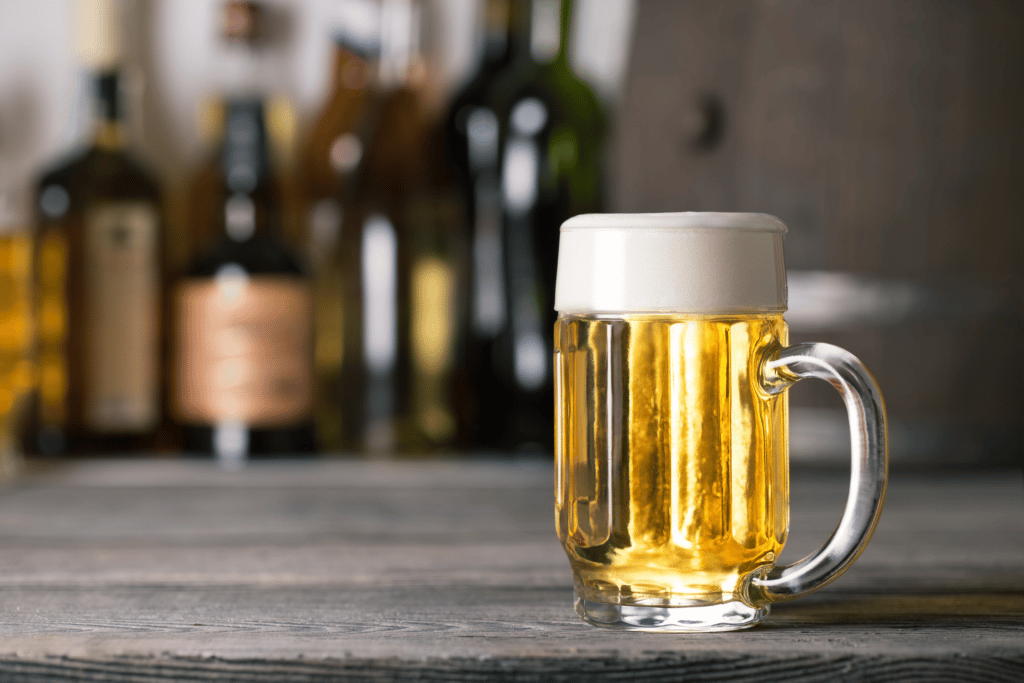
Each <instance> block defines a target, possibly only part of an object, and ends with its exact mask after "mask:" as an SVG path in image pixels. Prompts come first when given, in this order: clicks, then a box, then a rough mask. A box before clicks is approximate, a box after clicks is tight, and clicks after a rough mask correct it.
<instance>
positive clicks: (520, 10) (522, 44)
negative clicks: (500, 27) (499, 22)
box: [505, 0, 533, 59]
mask: <svg viewBox="0 0 1024 683" xmlns="http://www.w3.org/2000/svg"><path fill="white" fill-rule="evenodd" d="M532 22H533V2H531V1H530V0H514V1H513V2H510V3H509V7H508V23H507V27H506V30H505V41H506V49H507V50H508V51H509V53H510V55H511V56H512V57H513V58H516V59H519V58H523V59H529V58H530V36H531V35H532V32H533V23H532Z"/></svg>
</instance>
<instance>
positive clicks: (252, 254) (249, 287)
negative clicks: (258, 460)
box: [174, 2, 314, 467]
mask: <svg viewBox="0 0 1024 683" xmlns="http://www.w3.org/2000/svg"><path fill="white" fill-rule="evenodd" d="M260 16H261V13H260V8H259V5H257V4H256V3H251V2H230V3H228V4H227V5H226V7H225V28H224V37H225V39H226V40H229V41H236V42H238V43H239V45H240V47H241V48H242V49H241V50H240V51H239V55H238V59H239V63H238V64H234V65H231V68H232V69H234V70H235V78H236V80H235V87H233V88H232V92H231V93H229V94H228V95H227V97H226V98H225V105H224V135H223V142H222V145H221V150H220V154H219V171H220V172H219V174H218V175H217V176H216V177H215V178H209V177H208V176H203V178H204V179H206V180H208V181H209V187H207V188H206V189H205V190H204V191H203V192H202V193H201V194H202V195H203V196H206V197H215V198H216V203H215V204H214V205H213V207H212V208H211V209H210V211H209V212H208V213H205V214H202V213H194V214H193V215H194V219H195V220H199V221H204V222H205V226H206V227H204V228H200V229H199V230H198V233H199V234H204V233H205V234H209V235H212V236H213V237H212V239H211V240H210V241H209V242H208V246H207V247H206V249H204V250H203V252H202V254H201V255H200V256H199V257H198V258H197V259H195V261H194V262H193V264H192V266H191V267H190V269H189V271H188V273H187V275H186V277H184V278H182V279H181V280H180V281H179V282H178V284H177V287H176V291H175V314H176V320H175V325H176V331H175V342H176V345H177V354H176V375H175V379H176V385H175V390H174V412H175V416H176V418H177V419H178V421H179V422H180V423H181V425H182V433H183V437H184V441H185V448H186V450H188V451H191V452H199V453H210V454H213V455H214V456H215V457H217V459H218V460H220V461H221V463H222V464H224V465H225V466H227V467H231V466H237V465H240V464H241V463H243V462H244V460H245V459H246V458H248V457H251V456H259V455H275V456H283V455H294V454H300V453H308V452H310V451H312V450H313V449H314V435H313V424H312V410H313V395H314V386H313V377H312V374H313V373H312V293H311V283H310V280H309V278H308V276H307V275H306V273H305V271H304V269H303V267H302V266H301V265H300V261H299V258H298V256H297V255H296V254H294V253H293V252H292V250H291V249H290V248H289V247H288V245H287V244H286V241H285V239H284V238H283V236H282V225H283V216H284V208H283V206H282V201H281V193H280V183H279V180H278V179H277V177H276V176H275V175H274V173H273V172H272V169H271V160H270V151H269V145H268V139H267V137H268V136H267V127H266V121H267V117H266V110H265V99H264V97H263V95H262V94H261V92H260V87H259V86H260V82H259V65H258V62H257V61H256V60H255V59H249V58H248V57H247V52H248V53H251V51H252V48H253V47H254V46H255V45H256V43H257V42H258V40H259V35H260Z"/></svg>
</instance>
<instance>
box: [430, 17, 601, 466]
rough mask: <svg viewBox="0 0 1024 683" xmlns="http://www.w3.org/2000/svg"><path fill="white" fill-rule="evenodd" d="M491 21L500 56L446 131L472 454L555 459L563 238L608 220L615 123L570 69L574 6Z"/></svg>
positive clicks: (490, 53)
mask: <svg viewBox="0 0 1024 683" xmlns="http://www.w3.org/2000/svg"><path fill="white" fill-rule="evenodd" d="M503 15H504V16H506V17H507V24H506V33H505V39H504V40H500V39H498V38H497V32H498V25H497V22H498V18H499V17H501V16H503ZM487 16H488V17H489V21H488V31H487V33H488V36H489V38H488V39H487V41H486V42H487V45H490V46H491V47H490V48H489V49H486V51H485V61H484V63H483V66H482V67H481V71H480V74H479V75H478V76H477V77H475V78H474V79H472V80H471V81H470V83H469V85H468V86H466V88H465V89H464V90H463V91H462V92H461V93H460V94H459V95H458V96H457V97H456V98H455V100H454V102H453V105H452V107H451V110H450V112H449V117H448V123H447V126H446V133H447V135H446V158H447V160H448V163H449V164H450V167H451V169H452V173H453V176H454V177H455V179H456V181H457V183H458V184H459V185H460V186H461V188H462V196H463V198H464V199H463V201H464V204H465V206H466V207H467V215H468V220H469V221H470V224H471V226H472V229H471V233H472V239H473V251H472V253H473V276H472V284H473V292H472V299H471V301H472V328H471V333H470V343H469V346H468V352H467V363H468V366H469V367H470V368H471V373H470V374H471V377H472V379H473V385H474V395H475V401H474V402H473V405H475V406H476V407H477V408H478V412H477V414H476V416H475V420H474V421H473V422H474V423H475V426H476V429H475V436H474V443H475V445H476V446H477V447H481V448H496V449H502V450H507V449H513V450H518V449H538V448H539V449H541V450H544V451H550V450H551V448H552V447H553V439H554V423H553V417H552V413H553V409H552V405H553V401H554V397H553V387H552V380H551V377H552V369H551V357H552V353H553V349H552V340H551V329H552V324H553V322H554V317H555V316H554V310H553V308H554V283H555V269H556V265H557V258H558V229H559V226H560V225H561V223H562V221H564V220H565V219H567V218H569V217H571V216H573V215H576V214H579V213H591V212H595V211H599V210H600V209H601V201H602V197H603V151H604V137H605V132H606V130H607V118H606V115H605V113H604V111H603V109H602V107H601V104H600V102H599V100H598V98H597V97H596V95H595V94H594V91H593V90H592V89H591V88H590V86H588V85H587V84H586V83H584V82H583V81H582V80H580V79H579V78H577V77H576V75H575V74H574V73H573V71H572V68H571V66H570V64H569V44H570V40H569V39H570V31H569V29H570V26H571V19H572V4H571V2H568V0H563V2H562V3H561V5H560V6H559V4H558V3H556V2H552V1H544V0H534V2H510V3H507V4H505V3H499V2H490V3H489V6H488V11H487ZM502 45H504V52H501V51H500V50H501V46H502Z"/></svg>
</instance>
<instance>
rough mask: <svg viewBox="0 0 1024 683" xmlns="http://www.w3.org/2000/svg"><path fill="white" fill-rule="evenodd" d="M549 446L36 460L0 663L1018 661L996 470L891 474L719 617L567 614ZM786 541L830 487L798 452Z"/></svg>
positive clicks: (632, 665) (87, 667)
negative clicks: (826, 578) (317, 456)
mask: <svg viewBox="0 0 1024 683" xmlns="http://www.w3.org/2000/svg"><path fill="white" fill-rule="evenodd" d="M551 488H552V472H551V467H550V464H549V463H541V462H524V463H518V464H502V463H486V462H484V463H479V462H455V461H451V462H422V463H418V462H408V463H398V462H360V461H325V462H311V463H305V464H288V465H285V464H274V463H268V464H265V465H259V466H254V467H252V468H250V469H248V470H246V471H243V472H240V473H234V474H230V475H229V474H226V473H222V472H219V471H217V470H216V469H214V468H213V467H211V466H208V465H206V464H204V463H196V462H184V461H180V462H179V461H156V462H152V461H151V462H135V461H119V462H114V461H109V462H95V463H82V464H78V465H70V466H67V467H59V468H57V469H51V470H50V471H46V472H41V473H39V474H36V475H33V476H29V477H27V478H26V479H24V480H22V481H21V482H20V483H19V484H18V485H17V486H16V487H14V488H11V489H8V490H6V491H3V492H0V591H2V595H3V600H2V602H0V680H24V681H42V680H58V681H62V680H66V681H72V680H110V681H165V680H197V681H242V680H256V681H330V680H354V681H384V680H420V681H422V680H452V681H480V680H508V681H539V680H556V681H558V680H564V681H570V680H596V681H623V680H654V681H669V680H673V681H675V680H738V681H748V680H749V681H753V680H764V679H765V677H769V676H770V677H773V678H783V679H787V680H796V681H820V680H825V679H834V678H837V677H838V678H840V679H841V680H891V679H893V678H894V677H904V678H911V679H918V680H927V679H943V680H975V681H1011V680H1012V681H1016V680H1020V678H1021V676H1022V675H1024V648H1022V647H1021V643H1022V642H1024V592H1022V591H1021V589H1020V582H1021V578H1022V577H1024V502H1022V490H1024V487H1022V483H1021V476H1020V473H997V474H975V475H965V476H959V477H957V478H955V479H954V478H950V477H944V476H932V477H926V476H921V475H917V476H914V477H904V478H899V477H897V478H896V479H894V480H893V481H892V483H891V485H890V490H889V497H888V501H887V506H886V511H885V513H884V515H883V518H882V522H881V524H880V525H879V528H878V531H877V532H876V535H875V537H874V539H873V541H872V543H871V545H870V546H869V547H868V550H867V551H866V552H865V553H864V555H863V556H862V557H861V558H860V559H859V560H858V562H857V564H855V565H854V567H853V568H852V569H851V570H850V571H849V572H847V574H846V575H844V576H843V577H842V578H841V579H840V580H839V581H837V582H836V583H834V584H832V585H831V586H829V587H827V588H826V589H823V590H822V591H820V592H819V593H817V594H815V595H813V596H810V597H808V598H805V599H804V600H801V601H796V602H793V603H788V604H783V605H778V606H776V607H775V608H774V612H773V614H772V616H771V618H770V619H769V621H768V623H767V624H766V625H764V626H761V627H758V628H756V629H754V630H751V631H747V632H742V633H731V634H702V635H692V636H667V635H653V634H622V633H617V632H611V631H605V630H600V629H595V628H592V627H590V626H587V625H586V624H584V623H583V622H581V621H580V620H579V619H578V618H577V617H576V616H575V614H574V613H573V611H572V607H571V601H572V585H571V577H570V575H569V569H568V564H567V562H566V560H565V557H564V554H563V553H562V551H561V548H560V547H559V546H558V542H557V539H555V538H554V531H553V522H552V519H551V517H552V513H551V495H552V494H551ZM793 489H794V493H793V501H792V507H793V524H792V541H791V543H790V546H789V547H788V548H787V555H792V558H791V559H796V557H797V555H799V554H803V553H805V552H807V551H809V550H810V549H813V547H814V546H815V545H816V544H817V543H818V542H820V541H821V540H823V539H824V537H825V536H826V535H827V534H828V532H829V531H830V530H831V528H832V526H833V525H834V524H835V521H836V519H837V517H838V514H839V511H840V509H841V507H842V500H843V498H844V495H845V482H843V481H842V477H840V476H832V475H825V474H805V475H801V474H800V473H797V474H796V475H795V476H794V480H793Z"/></svg>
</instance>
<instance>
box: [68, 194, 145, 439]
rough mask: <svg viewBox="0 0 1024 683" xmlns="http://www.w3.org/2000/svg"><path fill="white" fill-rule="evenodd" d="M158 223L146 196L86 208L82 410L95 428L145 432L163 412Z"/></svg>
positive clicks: (107, 430)
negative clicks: (161, 394)
mask: <svg viewBox="0 0 1024 683" xmlns="http://www.w3.org/2000/svg"><path fill="white" fill-rule="evenodd" d="M158 224H159V217H158V215H157V211H156V208H155V207H154V206H153V205H152V204H150V203H148V202H117V203H104V204H98V205H96V206H94V207H92V208H91V209H89V210H88V211H87V212H86V214H85V224H84V227H85V230H84V246H85V249H84V256H85V263H84V266H85V292H84V294H85V296H84V302H85V305H84V316H85V326H84V329H85V333H86V334H85V347H86V348H85V349H84V351H85V359H84V360H85V372H86V374H87V377H86V382H85V389H84V399H85V406H84V418H85V421H86V424H87V425H88V426H89V427H90V428H91V429H93V430H94V431H97V432H106V433H112V432H131V433H141V432H147V431H149V430H151V429H153V428H155V427H156V425H157V423H158V422H159V420H160V340H159V337H158V332H159V325H160V256H159V254H160V251H159V232H158Z"/></svg>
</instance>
